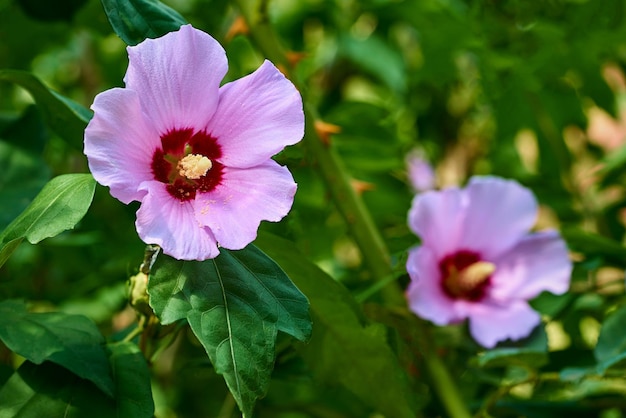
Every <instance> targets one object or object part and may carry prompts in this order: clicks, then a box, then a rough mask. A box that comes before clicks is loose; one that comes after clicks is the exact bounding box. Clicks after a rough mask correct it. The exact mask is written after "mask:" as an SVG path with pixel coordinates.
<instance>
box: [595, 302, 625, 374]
mask: <svg viewBox="0 0 626 418" xmlns="http://www.w3.org/2000/svg"><path fill="white" fill-rule="evenodd" d="M625 328H626V306H622V307H621V308H619V309H618V310H616V311H615V312H613V313H612V314H611V315H610V316H609V317H608V318H606V319H605V320H604V323H603V324H602V328H601V330H600V335H599V336H598V343H597V344H596V347H595V349H594V355H595V357H596V360H598V362H603V361H607V360H610V359H611V358H613V357H615V356H618V355H620V354H623V353H625V352H626V335H624V329H625Z"/></svg>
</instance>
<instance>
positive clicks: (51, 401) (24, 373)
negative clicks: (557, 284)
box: [0, 361, 122, 418]
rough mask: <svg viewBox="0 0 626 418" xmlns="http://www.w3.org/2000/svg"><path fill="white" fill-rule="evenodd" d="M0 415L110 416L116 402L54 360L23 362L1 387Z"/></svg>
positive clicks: (6, 417)
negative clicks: (51, 361)
mask: <svg viewBox="0 0 626 418" xmlns="http://www.w3.org/2000/svg"><path fill="white" fill-rule="evenodd" d="M0 405H2V408H0V418H16V417H23V418H30V417H45V418H83V417H89V418H111V417H118V416H119V417H121V416H122V415H116V411H115V405H114V402H113V400H112V399H110V398H108V397H107V396H106V395H104V394H103V393H102V392H100V391H99V390H98V389H96V388H95V387H94V386H93V385H92V384H90V383H89V382H86V381H84V380H83V379H80V378H79V377H77V376H76V375H74V374H72V373H70V372H69V371H67V370H65V369H63V368H62V367H59V366H57V365H56V364H54V363H49V362H46V363H43V364H42V365H40V366H37V365H34V364H33V363H31V362H28V361H26V362H24V363H23V364H22V365H21V366H20V368H19V369H18V370H17V371H16V372H15V373H14V374H13V376H11V378H10V379H9V380H8V381H7V382H6V384H5V385H4V386H3V387H2V389H0Z"/></svg>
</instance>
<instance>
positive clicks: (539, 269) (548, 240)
mask: <svg viewBox="0 0 626 418" xmlns="http://www.w3.org/2000/svg"><path fill="white" fill-rule="evenodd" d="M494 263H495V264H496V271H495V273H494V274H493V275H492V276H491V280H492V282H491V283H492V286H493V287H492V289H491V290H490V292H489V293H490V297H491V298H494V299H496V300H510V299H512V298H515V299H526V300H528V299H532V298H534V297H535V296H537V295H539V294H540V293H541V292H543V291H544V290H546V291H549V292H552V293H554V294H557V295H560V294H563V293H565V292H567V290H568V288H569V283H570V278H571V274H572V262H571V261H570V259H569V256H568V252H567V246H566V245H565V242H564V241H563V240H562V239H561V237H560V236H559V233H558V232H557V231H543V232H539V233H536V234H531V235H528V236H526V237H524V238H522V240H521V241H520V242H519V243H518V244H517V245H516V246H514V247H513V248H511V249H510V250H509V251H507V252H506V253H505V254H503V255H501V256H500V257H498V258H497V259H495V260H494Z"/></svg>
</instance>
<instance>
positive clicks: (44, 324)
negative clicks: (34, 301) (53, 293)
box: [0, 301, 115, 397]
mask: <svg viewBox="0 0 626 418" xmlns="http://www.w3.org/2000/svg"><path fill="white" fill-rule="evenodd" d="M0 339H1V340H2V342H3V343H4V344H5V345H6V346H7V347H8V348H9V349H10V350H11V351H14V352H16V353H17V354H19V355H20V356H22V357H25V358H26V359H28V360H30V361H32V362H33V363H36V364H41V363H43V362H44V361H51V362H53V363H57V364H59V365H61V366H63V367H65V368H66V369H68V370H70V371H71V372H73V373H74V374H76V375H78V376H79V377H82V378H84V379H88V380H91V381H92V382H93V383H95V385H96V386H97V387H98V388H99V389H101V390H102V391H103V392H104V393H106V394H107V395H109V396H111V397H113V396H114V390H115V389H114V385H113V380H112V379H111V373H110V369H109V360H108V356H107V353H106V350H105V349H104V337H103V336H102V334H100V331H98V328H97V327H96V325H95V324H94V323H93V322H91V321H90V320H89V319H87V318H86V317H84V316H80V315H68V314H64V313H60V312H46V313H31V312H28V311H27V310H26V307H25V306H24V304H22V303H20V302H16V301H4V302H1V303H0Z"/></svg>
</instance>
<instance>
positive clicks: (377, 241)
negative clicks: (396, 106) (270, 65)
mask: <svg viewBox="0 0 626 418" xmlns="http://www.w3.org/2000/svg"><path fill="white" fill-rule="evenodd" d="M235 3H236V4H237V6H238V8H239V10H240V12H241V14H242V16H243V17H244V19H245V20H246V22H247V24H248V27H249V32H250V36H251V38H252V39H253V41H254V42H255V43H256V44H257V46H258V48H259V49H260V50H261V51H262V52H263V54H264V55H265V56H267V57H268V58H269V59H270V60H272V61H273V62H274V63H275V64H277V65H278V66H279V67H280V68H281V70H283V72H284V73H285V74H286V75H287V76H288V77H290V75H291V74H290V70H291V64H290V62H289V60H288V59H287V54H286V53H285V50H284V48H283V47H282V45H281V42H280V40H279V39H278V36H277V35H276V33H275V32H274V30H273V28H272V26H271V25H270V22H269V18H268V16H267V8H266V3H267V2H266V1H265V0H261V1H258V0H236V1H235ZM290 79H291V81H292V82H293V83H294V84H295V85H296V87H297V88H298V90H299V91H300V93H301V94H302V96H303V102H304V112H305V117H306V121H307V123H306V128H305V129H306V130H305V146H306V147H307V148H308V152H309V153H310V154H311V155H312V156H313V157H314V159H315V162H316V163H317V164H318V168H319V172H320V173H321V174H322V176H323V177H324V180H325V181H326V185H327V187H328V189H329V191H330V193H331V195H332V198H333V200H334V202H335V204H336V205H337V208H338V209H339V211H340V212H341V215H342V216H343V218H344V219H345V221H346V223H347V224H348V227H349V229H350V232H351V234H352V236H353V237H354V239H355V241H356V243H357V245H358V246H359V249H360V250H361V252H362V254H363V259H364V260H365V262H366V263H367V266H368V268H369V269H370V271H371V273H372V275H373V277H374V280H376V281H384V280H385V279H386V278H388V277H390V276H392V275H393V269H392V266H391V262H390V259H391V258H390V256H389V252H388V250H387V247H386V245H385V243H384V241H383V239H382V237H381V236H380V234H379V232H378V229H377V228H376V226H375V224H374V222H373V220H372V217H371V215H370V213H369V211H368V210H367V208H366V207H365V204H364V203H363V201H362V200H361V198H360V196H359V195H358V194H357V193H356V191H355V190H354V188H353V187H352V184H351V182H350V176H349V175H348V172H347V170H346V169H345V167H344V164H343V161H342V160H341V158H340V157H339V155H337V153H336V152H335V151H334V150H333V149H332V147H330V146H328V145H327V144H325V143H324V141H322V139H321V138H320V137H319V135H318V133H317V132H316V130H315V124H314V121H316V120H318V119H319V117H318V115H317V112H316V111H315V110H314V109H313V108H312V107H311V106H309V105H307V102H306V91H305V88H304V85H303V83H299V82H298V80H295V77H293V76H291V77H290ZM381 295H382V297H383V298H384V301H385V303H386V304H387V305H391V306H399V305H404V304H405V300H404V296H403V294H402V291H401V289H400V288H399V287H398V285H397V282H396V281H392V282H389V283H387V284H386V285H384V286H383V287H382V288H381ZM423 331H424V332H427V331H428V330H427V327H426V326H424V327H423ZM420 340H421V341H423V343H422V344H420V347H419V349H420V351H421V352H422V355H423V356H424V363H425V364H426V367H427V368H428V371H429V372H430V375H431V378H432V381H433V385H434V389H435V390H436V392H437V393H438V395H439V398H440V399H441V402H442V403H443V404H444V405H445V408H446V410H447V412H448V414H449V416H450V417H452V418H469V417H470V416H471V414H470V413H469V411H468V410H467V407H466V405H465V403H464V401H463V399H462V397H461V395H460V393H459V391H458V388H457V386H456V384H455V382H454V381H453V379H452V377H451V376H450V373H449V371H448V370H447V368H446V367H445V365H444V364H443V361H442V360H441V358H439V356H438V355H437V354H436V353H435V351H434V347H431V345H430V344H429V343H428V342H427V340H428V337H427V335H425V338H422V339H420Z"/></svg>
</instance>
